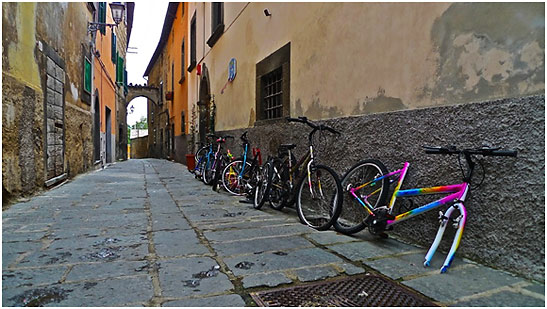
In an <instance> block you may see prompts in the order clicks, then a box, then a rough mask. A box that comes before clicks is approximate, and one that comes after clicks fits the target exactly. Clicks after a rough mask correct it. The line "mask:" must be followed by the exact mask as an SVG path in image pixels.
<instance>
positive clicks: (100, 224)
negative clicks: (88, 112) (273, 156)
mask: <svg viewBox="0 0 547 309" xmlns="http://www.w3.org/2000/svg"><path fill="white" fill-rule="evenodd" d="M239 199H240V198H237V197H232V196H229V195H228V194H226V193H224V192H221V193H216V192H213V191H212V190H211V189H210V187H207V186H204V185H203V184H202V183H200V182H198V181H197V180H195V179H193V177H192V175H191V174H189V173H188V172H187V171H186V169H185V167H184V166H182V165H179V164H176V163H172V162H169V161H163V160H155V159H148V160H130V161H127V162H121V163H116V164H114V165H111V166H109V167H108V168H106V169H104V170H100V171H95V172H91V173H87V174H85V175H81V176H78V177H76V178H75V179H73V180H72V181H70V182H69V183H67V184H65V185H63V186H61V187H58V188H56V189H53V190H50V191H48V192H45V193H44V194H42V195H40V196H36V197H34V198H32V199H30V200H29V201H28V202H25V203H19V204H15V205H13V206H12V207H11V208H10V209H8V210H5V211H3V213H2V221H3V226H2V236H3V237H2V248H3V252H2V257H3V265H2V304H3V305H4V306H23V305H24V303H23V300H25V299H27V300H28V299H31V298H32V297H35V298H36V297H38V298H40V297H42V298H40V299H43V300H47V301H46V303H45V305H46V306H244V305H253V302H252V300H251V298H250V297H249V294H248V293H249V291H250V290H252V291H257V290H264V289H269V288H272V287H276V286H280V285H282V286H292V285H297V284H300V283H302V282H309V281H317V280H323V279H325V278H333V277H344V276H348V275H354V274H360V273H366V272H374V273H375V272H380V273H383V274H384V275H385V276H387V277H390V278H392V279H397V280H398V281H400V283H401V284H404V285H406V286H408V287H411V288H413V289H416V290H418V291H419V292H421V293H423V294H424V295H426V296H428V297H431V298H433V299H434V300H435V301H438V302H439V304H442V305H470V306H474V305H480V306H491V305H496V306H500V305H501V306H505V305H507V306H529V305H537V306H541V305H543V304H544V293H543V291H544V285H543V283H541V282H531V281H527V280H525V279H523V278H519V277H516V276H514V275H511V274H508V273H505V272H502V271H498V270H494V269H491V268H487V267H485V266H481V265H479V264H476V263H473V262H470V261H467V260H464V259H461V258H460V259H457V260H456V261H455V262H454V265H453V268H451V269H450V270H449V272H448V273H446V274H442V275H441V274H439V273H438V267H439V266H440V262H441V261H442V255H440V254H439V256H437V257H436V258H435V259H434V260H433V265H432V266H433V267H432V268H430V269H424V268H423V267H422V266H421V264H420V263H421V261H422V259H423V256H424V255H425V249H422V248H418V247H415V246H411V245H408V244H403V243H401V242H399V241H397V240H395V239H387V240H385V239H375V238H372V237H370V236H368V235H367V234H364V233H361V234H358V235H357V236H356V237H348V236H344V235H340V234H337V233H335V232H333V231H326V232H318V231H315V230H313V229H309V228H307V227H305V226H303V225H301V224H300V223H299V220H298V218H297V216H296V215H295V214H294V213H293V212H291V211H285V212H276V211H274V210H271V209H267V208H265V209H263V210H262V211H257V210H254V209H253V208H252V206H251V205H249V204H242V203H239ZM37 295H38V296H37ZM40 295H41V296H40ZM498 296H499V297H498ZM29 297H30V298H29ZM500 299H506V300H507V301H500ZM48 301H49V302H48Z"/></svg>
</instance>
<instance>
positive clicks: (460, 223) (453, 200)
mask: <svg viewBox="0 0 547 309" xmlns="http://www.w3.org/2000/svg"><path fill="white" fill-rule="evenodd" d="M409 165H410V163H408V162H405V163H404V166H403V168H402V169H400V170H397V171H394V172H391V173H388V174H386V175H384V176H381V177H378V178H375V179H373V180H372V181H369V182H367V183H365V184H362V185H360V186H358V187H356V188H351V189H350V190H349V191H350V194H351V195H352V196H353V197H354V198H356V199H357V201H358V202H359V203H360V204H361V205H362V206H363V207H364V208H365V209H366V210H367V212H368V213H369V214H370V215H372V216H374V213H373V210H374V209H373V208H372V206H371V204H370V203H369V202H368V201H367V200H368V198H369V197H370V196H372V195H374V194H377V193H378V192H379V191H380V189H378V190H375V191H374V192H372V193H371V194H369V195H367V196H361V197H359V196H358V195H357V191H358V190H359V189H361V188H364V187H366V186H369V185H374V184H375V183H376V182H378V181H381V180H383V179H386V180H389V177H391V176H394V175H400V176H399V181H398V182H397V186H396V187H395V190H394V192H393V195H392V197H391V201H390V202H389V205H388V206H387V208H388V212H389V214H391V213H392V212H393V206H394V205H395V201H396V199H397V197H409V196H419V195H427V194H448V195H447V196H445V197H443V198H441V199H438V200H435V201H433V202H430V203H428V204H425V205H423V206H420V207H418V208H415V209H412V210H410V211H407V212H405V213H402V214H399V215H397V216H395V217H394V218H393V219H388V220H387V224H386V227H389V226H392V225H394V224H397V223H400V222H402V221H404V220H407V219H410V218H412V217H414V216H417V215H420V214H423V213H425V212H427V211H430V210H432V209H435V208H438V207H440V206H443V205H447V204H449V205H451V206H450V207H449V208H448V209H447V210H446V212H445V214H444V215H442V212H441V216H440V218H439V219H440V221H441V222H440V223H441V224H440V226H439V230H438V232H437V235H436V236H435V240H434V241H433V243H432V245H431V247H430V249H429V251H428V252H427V254H426V256H425V262H424V266H429V264H430V262H431V259H432V258H433V255H434V254H435V251H436V250H437V247H438V246H439V244H440V242H441V239H442V236H443V234H444V231H445V229H446V225H447V224H448V220H449V219H450V216H451V215H452V213H453V211H454V210H458V211H459V212H460V216H459V217H457V218H456V219H455V224H457V231H456V235H455V236H454V240H453V242H452V247H451V248H450V251H449V253H448V255H447V257H446V259H445V261H444V263H443V267H442V268H441V273H444V272H446V270H447V269H448V267H450V265H451V263H452V261H453V259H454V254H455V253H456V250H457V249H458V247H459V245H460V242H461V237H462V235H463V229H464V226H465V222H466V219H467V211H466V209H465V206H464V204H463V202H464V201H465V197H466V195H467V191H468V189H469V184H468V183H467V182H463V183H460V184H454V185H447V186H436V187H428V188H416V189H406V190H401V185H402V184H403V181H404V178H405V175H406V173H407V171H408V167H409Z"/></svg>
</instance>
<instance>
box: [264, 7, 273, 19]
mask: <svg viewBox="0 0 547 309" xmlns="http://www.w3.org/2000/svg"><path fill="white" fill-rule="evenodd" d="M264 15H266V17H270V16H272V13H270V10H268V9H264Z"/></svg>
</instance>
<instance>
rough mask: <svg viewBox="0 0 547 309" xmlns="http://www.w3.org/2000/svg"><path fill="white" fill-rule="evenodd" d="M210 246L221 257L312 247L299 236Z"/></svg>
mask: <svg viewBox="0 0 547 309" xmlns="http://www.w3.org/2000/svg"><path fill="white" fill-rule="evenodd" d="M211 246H212V247H213V249H215V251H216V252H217V253H218V254H219V255H221V256H230V255H242V254H260V253H263V252H265V251H268V252H275V251H282V250H287V249H294V248H305V247H313V244H312V243H310V242H309V241H307V240H306V239H304V238H302V237H300V236H285V237H274V238H262V239H251V240H241V241H234V242H229V243H223V242H218V243H212V244H211Z"/></svg>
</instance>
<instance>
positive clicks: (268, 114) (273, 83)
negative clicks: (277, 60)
mask: <svg viewBox="0 0 547 309" xmlns="http://www.w3.org/2000/svg"><path fill="white" fill-rule="evenodd" d="M282 72H283V69H282V68H281V67H280V68H278V69H276V70H274V71H272V72H270V73H268V74H266V75H264V76H262V83H261V84H262V87H263V89H262V96H263V111H264V119H274V118H280V117H282V116H283V97H282V94H283V89H282V87H281V86H282V85H283V74H282Z"/></svg>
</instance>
